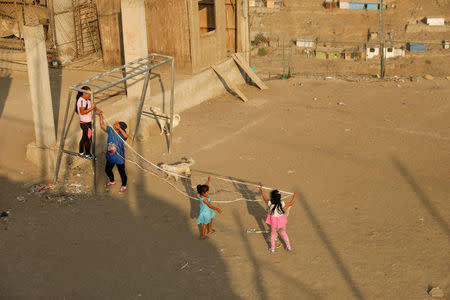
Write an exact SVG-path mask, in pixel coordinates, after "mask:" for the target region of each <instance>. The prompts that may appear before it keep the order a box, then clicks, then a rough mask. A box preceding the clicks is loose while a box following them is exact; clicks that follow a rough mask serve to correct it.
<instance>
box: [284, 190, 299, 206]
mask: <svg viewBox="0 0 450 300" xmlns="http://www.w3.org/2000/svg"><path fill="white" fill-rule="evenodd" d="M296 198H297V193H294V195H293V196H292V200H291V202H289V203H286V205H285V206H286V207H289V206H292V205H293V204H294V202H295V199H296Z"/></svg>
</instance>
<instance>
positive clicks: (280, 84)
mask: <svg viewBox="0 0 450 300" xmlns="http://www.w3.org/2000/svg"><path fill="white" fill-rule="evenodd" d="M89 75H90V74H86V73H80V72H79V73H72V72H69V73H68V74H67V76H64V77H63V78H64V79H62V84H61V86H62V87H63V88H62V89H60V92H61V93H62V95H64V94H65V92H66V90H65V87H67V86H68V84H69V83H71V82H74V81H75V80H78V79H83V78H87V77H88V76H89ZM8 76H9V78H10V79H9V81H8V80H5V81H4V82H3V85H2V98H1V106H0V126H1V127H2V128H3V133H2V134H1V136H0V143H1V144H2V145H3V147H2V148H1V149H0V185H1V189H2V196H1V198H0V211H4V210H10V215H9V217H7V218H2V219H0V253H1V255H0V278H1V280H0V295H1V296H0V298H2V299H38V298H39V299H40V298H42V299H154V298H169V299H180V298H186V299H192V298H200V299H211V298H212V297H215V298H218V299H232V298H242V299H282V298H284V299H286V298H287V299H352V298H356V299H428V298H430V297H429V296H428V295H427V289H428V287H429V286H433V287H434V286H439V287H441V289H444V291H445V293H446V296H447V297H448V293H449V291H448V288H449V284H450V277H449V274H450V272H449V266H450V265H449V261H450V244H449V233H450V231H449V222H450V213H449V212H450V201H449V195H450V172H449V170H450V151H449V149H450V123H449V121H448V120H449V118H450V102H449V100H450V99H449V96H448V95H450V81H449V80H445V79H444V80H443V79H439V80H433V81H426V80H414V81H413V82H410V81H405V82H401V81H399V82H392V81H385V82H379V81H361V82H349V81H340V80H315V81H314V80H309V79H304V80H303V79H299V78H298V79H294V80H285V81H269V82H268V85H269V87H270V89H269V90H266V91H264V92H262V91H259V90H257V89H256V88H255V87H251V86H247V87H243V88H242V90H243V92H244V93H245V94H246V95H247V96H248V98H249V99H250V101H249V102H248V103H241V102H240V101H239V100H237V99H236V98H234V97H233V96H231V95H225V96H223V97H221V98H218V99H214V100H211V101H208V102H205V103H203V104H201V105H199V106H197V107H195V108H193V109H191V110H189V111H186V112H184V113H183V114H182V122H181V124H180V126H179V127H177V128H176V130H175V135H174V142H175V143H174V151H173V153H172V154H170V155H168V154H165V149H166V145H165V142H164V140H163V138H162V137H161V136H159V135H154V136H152V137H151V138H150V140H149V141H148V142H146V143H145V144H139V143H137V144H135V148H136V149H137V150H138V151H139V152H142V153H143V154H144V156H145V157H147V158H150V159H151V160H152V161H154V162H160V161H169V162H171V161H176V160H179V159H180V158H181V157H183V156H191V157H193V158H194V159H195V160H196V164H195V165H194V169H195V170H197V171H204V172H206V173H210V174H213V175H220V176H233V177H235V178H239V179H241V180H245V181H250V182H255V183H259V182H261V183H262V184H264V185H266V186H275V187H278V188H280V189H282V190H288V191H297V192H299V193H300V197H299V199H298V201H297V202H296V204H295V206H294V207H293V208H292V210H291V211H290V215H289V223H288V227H287V232H288V234H289V237H290V239H291V243H292V246H293V251H292V252H286V251H285V250H284V249H283V248H282V247H281V248H278V249H277V251H276V252H275V254H269V253H268V251H267V244H266V240H265V237H264V236H263V235H262V234H248V233H247V230H248V229H251V228H256V229H264V228H265V224H264V219H265V214H266V212H265V208H264V207H263V206H262V204H261V202H257V203H252V202H236V203H233V204H222V205H220V207H221V208H222V209H223V213H222V214H221V215H219V216H218V217H217V218H216V219H215V228H216V230H217V232H216V233H214V235H212V236H211V239H209V240H208V241H201V240H199V233H198V227H197V226H196V224H195V218H196V214H197V210H198V206H196V205H198V204H197V203H195V202H193V201H190V200H189V199H188V198H186V197H185V196H183V195H181V194H180V193H178V192H177V191H176V190H174V189H173V188H171V187H170V186H168V185H167V184H166V183H164V182H163V181H161V180H159V179H158V178H155V177H153V176H150V175H146V174H145V173H143V172H142V171H140V170H138V169H137V168H136V167H133V166H131V165H128V166H127V169H128V173H129V182H130V183H129V191H128V192H127V193H126V194H124V195H119V194H118V193H117V191H118V188H117V189H112V190H111V191H110V192H109V193H104V190H103V189H102V190H101V191H100V193H99V195H97V196H95V197H94V196H90V195H84V194H83V193H81V194H80V193H77V192H74V193H71V192H69V191H59V196H55V195H53V194H52V193H51V192H48V193H45V194H43V195H42V196H40V197H39V196H38V195H36V194H31V195H29V194H28V193H27V187H28V186H29V185H31V184H32V183H39V179H37V178H38V177H39V175H40V172H39V170H36V169H35V168H34V167H33V166H32V165H30V163H28V162H27V161H25V145H26V144H27V143H28V142H31V141H32V140H33V135H34V131H33V123H32V113H31V108H30V101H29V98H28V94H27V89H28V88H27V87H26V86H25V83H26V82H27V81H26V75H24V74H15V73H14V74H9V75H8ZM5 78H7V77H6V76H5ZM5 82H8V84H5ZM5 87H8V90H7V89H6V88H5ZM314 97H317V100H313V98H314ZM338 102H342V103H344V104H345V105H337V103H338ZM60 111H62V108H61V109H60ZM77 174H79V176H77ZM66 176H67V178H69V179H71V180H73V181H76V182H78V183H86V184H87V183H89V182H90V176H91V172H90V168H89V166H83V165H82V166H81V168H77V169H74V170H70V172H67V173H66ZM100 181H105V182H106V178H105V176H104V175H103V174H101V178H100ZM194 184H197V183H194ZM212 184H214V178H213V182H212ZM78 188H79V189H81V190H83V186H81V187H78ZM62 196H63V197H64V199H63V198H61V197H62ZM213 200H214V199H213ZM218 206H219V205H218Z"/></svg>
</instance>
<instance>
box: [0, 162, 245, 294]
mask: <svg viewBox="0 0 450 300" xmlns="http://www.w3.org/2000/svg"><path fill="white" fill-rule="evenodd" d="M115 172H117V171H116V170H115ZM0 183H1V185H2V186H5V185H9V184H10V183H9V182H8V181H7V180H6V179H5V178H0ZM117 189H118V188H117ZM117 189H115V190H113V189H112V190H111V191H110V193H111V194H110V195H104V196H96V197H89V196H84V198H83V199H81V200H77V201H76V202H75V203H74V204H72V205H69V206H61V205H58V204H57V203H53V204H49V205H46V206H44V207H41V205H40V204H38V201H39V200H33V201H35V202H33V201H32V200H29V201H28V202H27V203H25V204H23V205H24V207H21V208H20V207H18V208H16V209H15V215H14V216H13V217H11V221H12V222H11V223H10V225H9V228H8V230H3V228H2V233H1V240H2V241H3V242H2V243H1V247H0V250H1V253H2V255H1V256H0V277H1V278H2V280H1V281H0V292H1V294H2V298H5V299H37V298H46V299H53V298H60V299H64V298H66V299H162V298H164V299H182V298H186V299H211V297H212V296H214V297H216V298H221V299H233V298H238V296H237V295H236V294H234V292H233V290H232V288H231V286H230V280H229V278H228V275H227V268H226V266H225V263H224V262H223V261H222V260H221V259H220V255H219V253H218V251H217V249H216V248H215V247H214V246H213V245H212V244H211V243H210V242H208V241H200V240H199V239H198V236H197V234H195V235H194V234H193V233H192V232H191V230H190V229H189V228H190V226H189V224H188V221H189V220H188V216H185V214H183V213H182V212H181V211H180V210H179V209H178V208H175V207H173V206H172V205H169V204H168V203H167V202H166V201H165V200H164V199H161V198H158V197H156V196H155V195H153V194H151V193H149V192H147V191H146V188H145V184H144V182H138V183H137V184H136V185H135V186H132V187H130V189H136V190H135V194H136V199H137V200H138V203H137V207H138V209H139V213H138V214H137V215H135V214H133V213H132V211H131V210H130V209H129V206H128V205H127V203H128V199H127V197H128V196H127V195H128V194H125V195H124V196H123V197H121V196H117V195H118V193H117ZM11 197H13V196H11ZM13 202H14V201H13ZM27 206H28V209H27ZM30 207H32V209H30ZM13 218H14V219H13ZM189 222H190V221H189ZM5 241H7V242H6V243H5Z"/></svg>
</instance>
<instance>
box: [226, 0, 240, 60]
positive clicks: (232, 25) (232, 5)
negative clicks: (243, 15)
mask: <svg viewBox="0 0 450 300" xmlns="http://www.w3.org/2000/svg"><path fill="white" fill-rule="evenodd" d="M236 2H237V0H225V18H226V31H227V50H228V51H231V52H232V53H235V52H236V50H237V47H236V46H237V42H236V40H237V39H236V38H237V34H236V32H237V26H236Z"/></svg>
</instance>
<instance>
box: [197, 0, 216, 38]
mask: <svg viewBox="0 0 450 300" xmlns="http://www.w3.org/2000/svg"><path fill="white" fill-rule="evenodd" d="M214 2H215V0H199V1H198V17H199V24H200V34H202V33H208V32H210V31H214V30H216V12H215V3H214Z"/></svg>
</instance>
